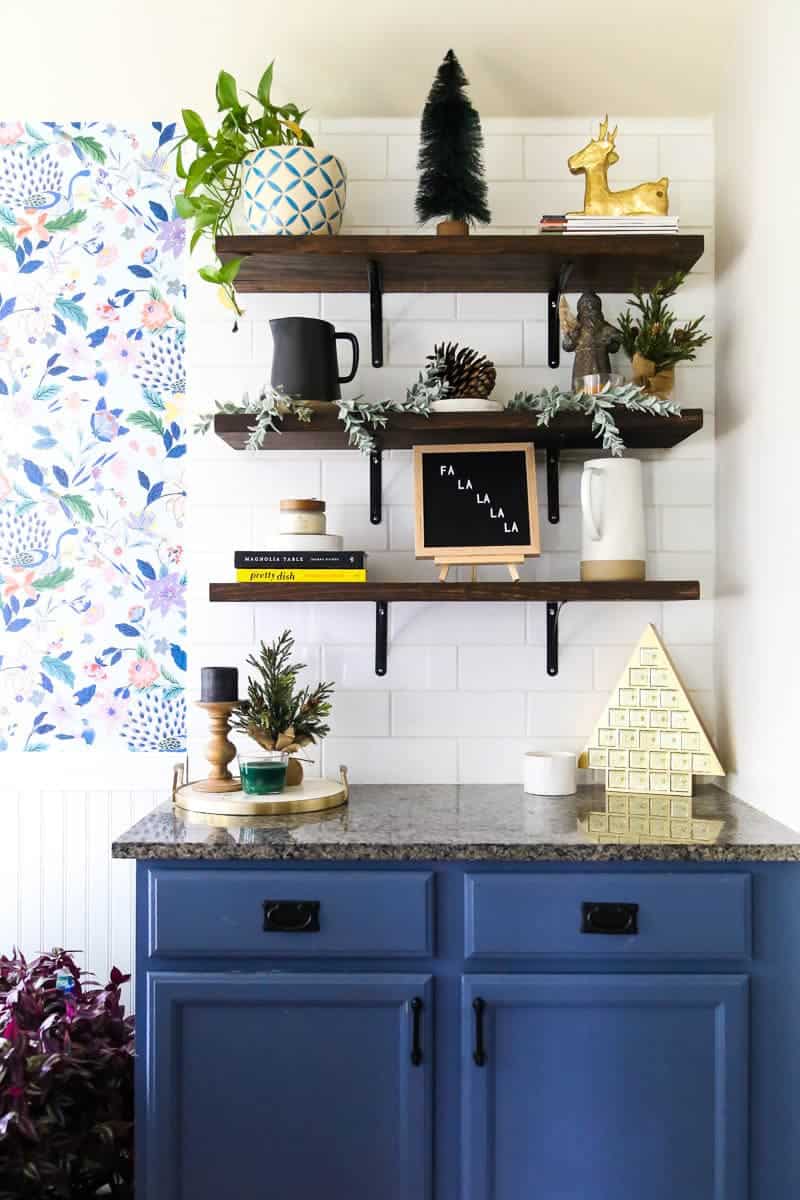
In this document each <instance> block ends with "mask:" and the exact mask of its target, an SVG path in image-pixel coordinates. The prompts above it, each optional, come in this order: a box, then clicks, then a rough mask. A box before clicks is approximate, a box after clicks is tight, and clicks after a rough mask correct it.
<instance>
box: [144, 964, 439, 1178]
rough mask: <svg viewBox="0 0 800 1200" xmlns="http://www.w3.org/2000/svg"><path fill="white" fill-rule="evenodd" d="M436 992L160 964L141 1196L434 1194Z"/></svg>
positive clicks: (414, 980) (352, 977)
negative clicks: (163, 968) (162, 966)
mask: <svg viewBox="0 0 800 1200" xmlns="http://www.w3.org/2000/svg"><path fill="white" fill-rule="evenodd" d="M431 994H432V988H431V982H430V977H429V976H427V975H416V974H414V975H406V974H397V975H384V974H350V973H348V974H321V975H315V974H306V973H286V974H284V973H272V972H259V973H252V974H240V973H236V974H227V973H224V972H213V973H212V972H203V971H195V972H176V971H165V972H160V971H154V972H151V973H150V974H149V976H148V980H147V1023H148V1029H149V1037H148V1045H147V1047H146V1071H147V1110H146V1116H145V1132H146V1139H147V1140H146V1158H145V1163H144V1173H145V1181H144V1187H143V1190H142V1191H141V1192H139V1191H138V1189H137V1195H138V1194H141V1195H142V1196H143V1197H146V1198H147V1200H211V1198H212V1197H213V1198H215V1200H218V1198H219V1197H226V1196H227V1197H231V1198H233V1197H242V1198H244V1197H253V1200H256V1198H259V1197H264V1198H266V1197H275V1200H313V1198H316V1197H322V1196H330V1197H336V1198H339V1197H341V1198H342V1200H344V1198H345V1197H353V1198H356V1197H362V1196H363V1197H366V1196H367V1195H368V1194H369V1195H372V1194H375V1195H378V1194H379V1195H380V1196H381V1197H382V1198H385V1200H409V1198H410V1197H414V1198H415V1200H417V1198H419V1200H426V1198H427V1197H429V1196H430V1195H431V1154H432V1124H431V1038H432V1015H431ZM415 1025H416V1030H415ZM140 1162H141V1160H140ZM140 1179H141V1177H140ZM373 1183H374V1186H375V1188H376V1191H375V1192H374V1193H372V1191H371V1188H372V1186H373Z"/></svg>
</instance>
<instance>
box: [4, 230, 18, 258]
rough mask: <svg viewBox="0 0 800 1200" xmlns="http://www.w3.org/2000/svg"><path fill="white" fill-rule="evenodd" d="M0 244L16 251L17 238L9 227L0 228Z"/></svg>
mask: <svg viewBox="0 0 800 1200" xmlns="http://www.w3.org/2000/svg"><path fill="white" fill-rule="evenodd" d="M0 246H5V248H6V250H12V251H14V252H16V249H17V239H16V238H15V237H14V235H13V233H12V232H11V230H10V229H5V228H4V229H0Z"/></svg>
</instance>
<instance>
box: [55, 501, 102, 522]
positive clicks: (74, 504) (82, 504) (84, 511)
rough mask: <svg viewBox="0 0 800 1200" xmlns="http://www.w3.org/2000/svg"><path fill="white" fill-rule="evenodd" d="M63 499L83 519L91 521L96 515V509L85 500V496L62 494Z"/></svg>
mask: <svg viewBox="0 0 800 1200" xmlns="http://www.w3.org/2000/svg"><path fill="white" fill-rule="evenodd" d="M61 499H62V500H63V501H64V503H65V504H66V505H67V507H68V508H69V510H70V511H71V512H72V513H73V514H74V515H75V516H76V517H79V518H80V519H81V520H83V521H91V519H92V517H93V516H94V510H93V509H92V506H91V504H90V503H89V501H88V500H84V498H83V496H75V495H69V496H62V497H61Z"/></svg>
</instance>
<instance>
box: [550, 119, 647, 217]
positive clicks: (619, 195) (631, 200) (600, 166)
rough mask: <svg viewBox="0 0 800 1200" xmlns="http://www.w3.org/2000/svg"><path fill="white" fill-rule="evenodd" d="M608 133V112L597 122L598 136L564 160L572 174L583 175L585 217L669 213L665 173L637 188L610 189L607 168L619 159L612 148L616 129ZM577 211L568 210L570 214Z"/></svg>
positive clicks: (572, 214)
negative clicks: (584, 180) (584, 177)
mask: <svg viewBox="0 0 800 1200" xmlns="http://www.w3.org/2000/svg"><path fill="white" fill-rule="evenodd" d="M618 128H619V126H615V127H614V132H613V133H609V132H608V114H606V119H605V120H604V121H602V122H601V123H600V136H599V138H592V139H591V141H590V142H589V143H588V144H587V145H586V146H584V147H583V149H582V150H578V151H576V153H575V154H573V155H571V157H570V158H568V159H567V166H568V167H569V169H570V171H571V172H572V174H573V175H579V174H580V172H581V171H583V173H584V174H585V175H586V190H585V192H584V196H583V214H582V215H584V216H587V217H633V216H643V215H645V214H648V215H656V216H664V215H666V213H668V212H669V194H668V193H669V179H667V177H666V175H665V176H664V178H663V179H659V180H657V181H656V182H655V183H640V184H639V185H638V187H632V188H623V189H622V191H619V192H612V191H611V189H610V188H609V186H608V168H609V167H610V166H612V165H613V164H614V163H615V162H619V155H618V154H617V151H616V149H615V148H614V142H615V141H616V137H617V129H618ZM578 215H581V214H577V213H570V216H578Z"/></svg>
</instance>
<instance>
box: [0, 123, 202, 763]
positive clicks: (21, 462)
mask: <svg viewBox="0 0 800 1200" xmlns="http://www.w3.org/2000/svg"><path fill="white" fill-rule="evenodd" d="M175 145H176V136H175V125H174V124H168V125H165V124H162V123H161V122H153V124H152V125H151V126H150V127H147V128H143V129H136V130H133V129H120V128H117V127H115V126H113V125H103V124H97V123H91V124H86V123H75V124H63V125H60V124H55V123H50V122H45V123H42V124H29V123H25V124H23V123H21V122H17V121H12V122H4V123H0V414H1V417H0V749H3V750H50V749H54V748H57V747H59V748H65V749H66V748H74V747H81V748H83V747H90V746H91V747H100V748H102V749H104V750H114V749H124V748H126V747H127V748H128V749H130V750H134V751H143V750H168V751H175V750H180V749H182V748H183V745H184V741H185V712H186V705H185V699H184V683H185V678H186V652H185V642H186V610H185V589H186V577H185V574H184V569H183V548H182V545H181V531H182V526H183V520H184V506H185V491H184V483H183V468H184V465H185V459H184V455H185V453H186V441H185V428H184V424H183V419H184V418H183V395H184V387H185V383H184V366H183V358H184V321H185V317H184V298H185V283H184V277H185V271H184V240H185V239H184V226H183V222H182V221H181V220H179V219H178V218H177V217H176V213H175V208H174V194H175V192H176V180H175V174H174V169H173V158H174V152H175Z"/></svg>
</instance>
